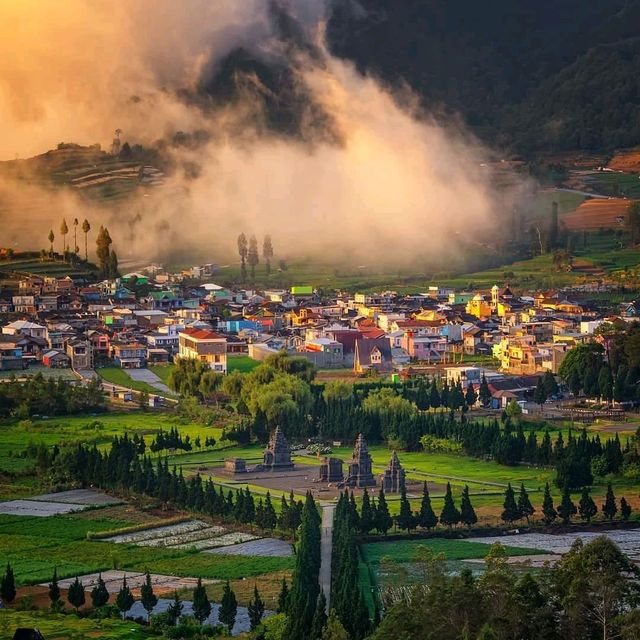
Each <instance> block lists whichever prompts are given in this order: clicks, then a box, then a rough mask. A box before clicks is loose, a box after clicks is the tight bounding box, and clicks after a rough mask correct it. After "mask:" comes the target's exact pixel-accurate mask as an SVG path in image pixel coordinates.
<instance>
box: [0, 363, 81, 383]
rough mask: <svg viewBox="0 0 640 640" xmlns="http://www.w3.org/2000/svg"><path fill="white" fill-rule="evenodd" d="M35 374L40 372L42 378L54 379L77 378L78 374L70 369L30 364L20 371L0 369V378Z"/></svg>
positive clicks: (21, 377) (9, 378)
mask: <svg viewBox="0 0 640 640" xmlns="http://www.w3.org/2000/svg"><path fill="white" fill-rule="evenodd" d="M36 374H41V375H42V376H43V377H44V378H47V379H48V378H53V379H54V380H59V379H62V380H74V381H75V380H78V376H76V375H75V373H73V371H72V370H71V369H51V368H50V367H44V366H42V365H31V366H30V367H28V368H27V369H23V370H21V371H0V380H11V379H12V378H13V377H16V378H20V379H23V378H27V377H29V376H35V375H36Z"/></svg>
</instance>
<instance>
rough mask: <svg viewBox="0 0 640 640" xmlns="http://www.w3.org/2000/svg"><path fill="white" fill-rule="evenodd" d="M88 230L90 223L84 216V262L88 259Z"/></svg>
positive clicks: (89, 229)
mask: <svg viewBox="0 0 640 640" xmlns="http://www.w3.org/2000/svg"><path fill="white" fill-rule="evenodd" d="M89 231H91V225H90V224H89V221H88V220H87V219H86V218H85V220H84V221H83V223H82V233H84V260H85V262H88V261H89Z"/></svg>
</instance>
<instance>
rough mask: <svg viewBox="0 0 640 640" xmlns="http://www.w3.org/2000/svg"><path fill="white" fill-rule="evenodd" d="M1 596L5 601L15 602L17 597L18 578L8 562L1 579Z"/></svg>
mask: <svg viewBox="0 0 640 640" xmlns="http://www.w3.org/2000/svg"><path fill="white" fill-rule="evenodd" d="M0 597H1V598H2V600H4V601H5V602H9V603H11V602H13V601H14V600H15V597H16V579H15V576H14V575H13V568H12V567H11V565H10V564H9V563H7V568H6V569H5V571H4V575H3V576H2V580H1V581H0Z"/></svg>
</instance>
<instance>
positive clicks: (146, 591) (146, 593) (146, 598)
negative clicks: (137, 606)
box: [140, 571, 158, 619]
mask: <svg viewBox="0 0 640 640" xmlns="http://www.w3.org/2000/svg"><path fill="white" fill-rule="evenodd" d="M140 602H141V603H142V606H143V608H144V610H145V611H146V612H147V619H149V618H150V617H151V612H152V611H153V608H154V607H155V606H156V605H157V604H158V597H157V596H156V594H155V593H154V592H153V585H152V584H151V574H150V573H149V572H148V571H147V572H146V574H145V578H144V584H143V585H142V586H141V587H140Z"/></svg>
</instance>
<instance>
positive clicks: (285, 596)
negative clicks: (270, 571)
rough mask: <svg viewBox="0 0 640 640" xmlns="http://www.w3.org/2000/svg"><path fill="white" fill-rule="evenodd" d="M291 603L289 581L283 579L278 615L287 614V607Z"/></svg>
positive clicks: (279, 595)
mask: <svg viewBox="0 0 640 640" xmlns="http://www.w3.org/2000/svg"><path fill="white" fill-rule="evenodd" d="M288 603H289V587H287V581H286V580H285V579H284V578H282V587H281V588H280V593H279V594H278V609H277V612H278V613H286V612H287V605H288Z"/></svg>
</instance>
